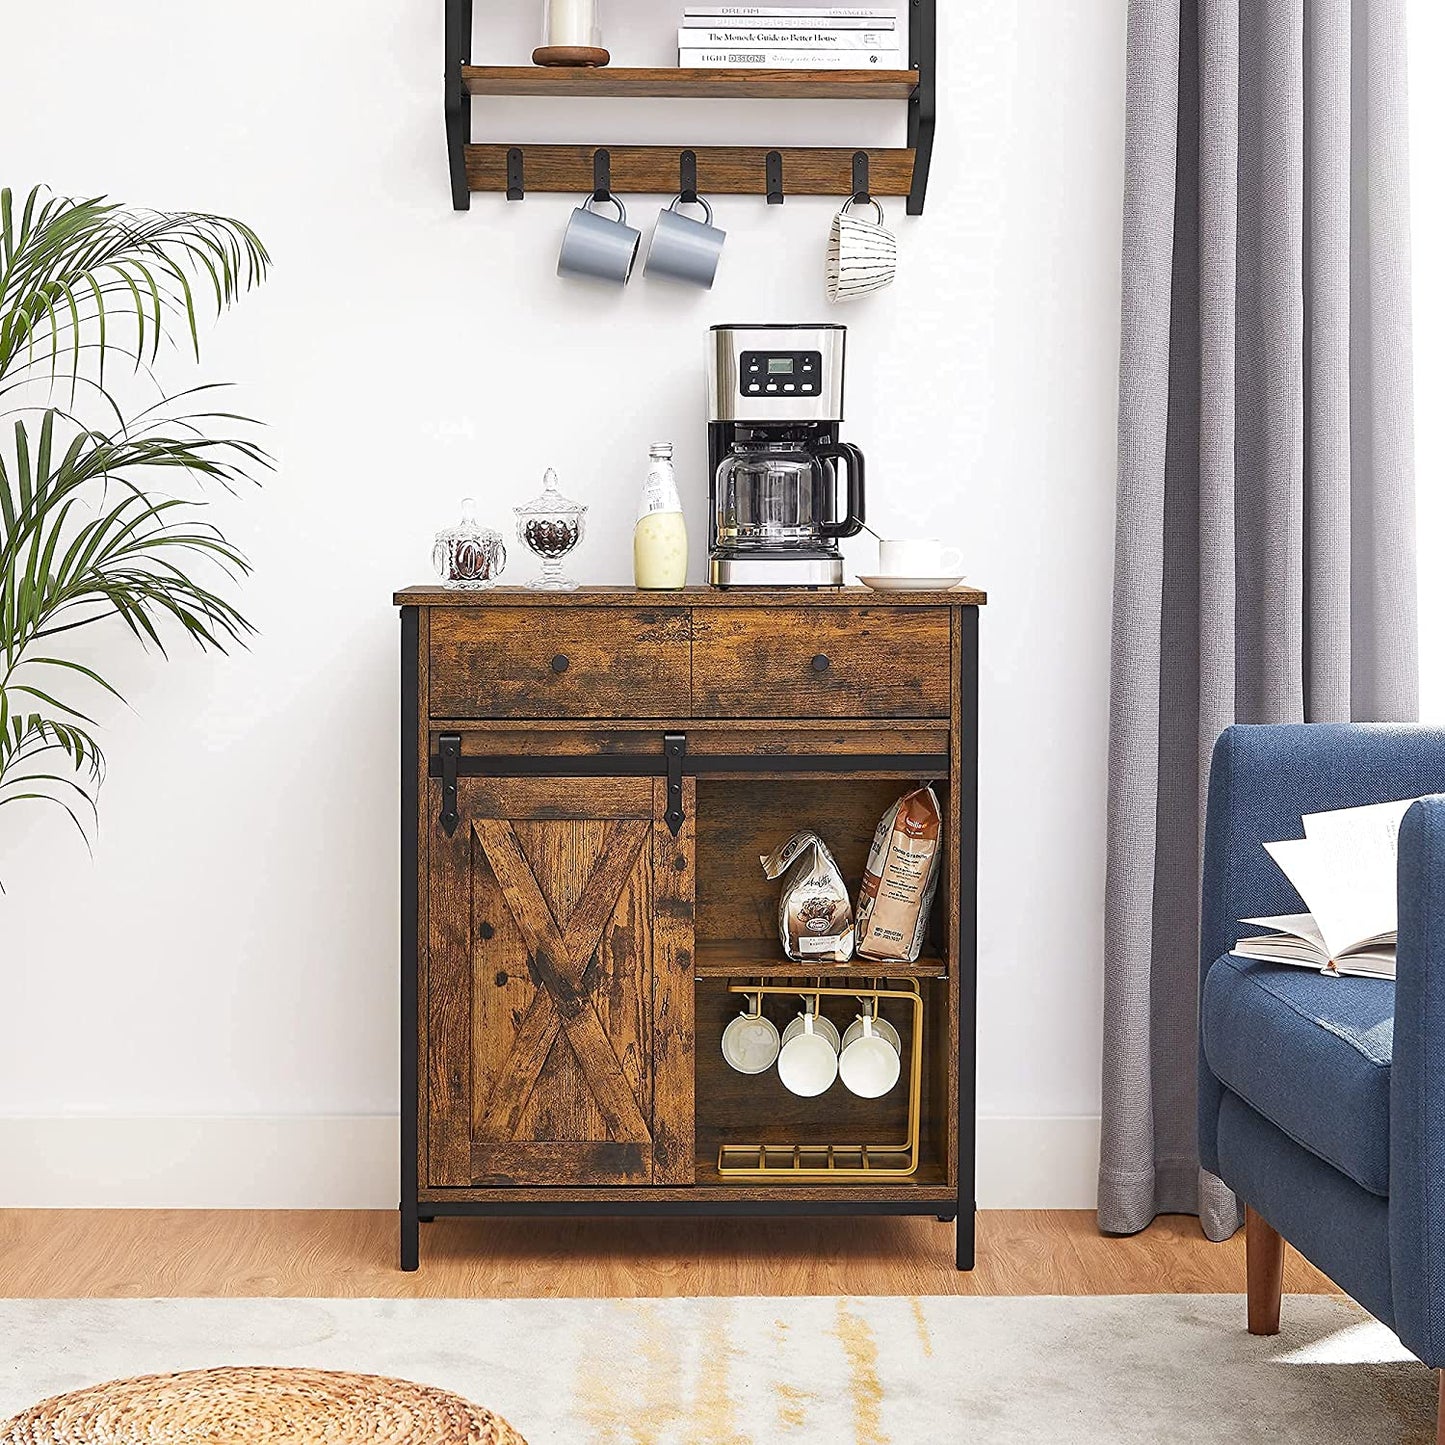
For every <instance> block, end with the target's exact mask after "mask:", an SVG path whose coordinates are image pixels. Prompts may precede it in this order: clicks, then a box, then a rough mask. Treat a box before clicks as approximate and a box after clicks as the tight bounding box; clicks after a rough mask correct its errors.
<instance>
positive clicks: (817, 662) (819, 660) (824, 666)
mask: <svg viewBox="0 0 1445 1445" xmlns="http://www.w3.org/2000/svg"><path fill="white" fill-rule="evenodd" d="M831 666H832V663H830V662H829V661H828V655H827V653H824V652H820V653H819V654H818V655H817V657H815V658H814V659H813V671H814V672H827V670H828V669H829V668H830V667H831Z"/></svg>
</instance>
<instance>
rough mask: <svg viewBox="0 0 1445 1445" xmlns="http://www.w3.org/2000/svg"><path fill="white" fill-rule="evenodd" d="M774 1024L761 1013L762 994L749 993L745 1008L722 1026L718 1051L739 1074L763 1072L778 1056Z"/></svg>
mask: <svg viewBox="0 0 1445 1445" xmlns="http://www.w3.org/2000/svg"><path fill="white" fill-rule="evenodd" d="M778 1047H779V1044H778V1028H777V1025H776V1024H775V1023H774V1022H773V1021H772V1019H770V1018H765V1017H764V1016H763V999H762V995H761V994H758V995H756V996H749V998H748V1006H747V1008H746V1009H745V1010H744V1011H743V1012H742V1013H740V1014H738V1016H737V1017H736V1018H734V1019H732V1020H731V1021H730V1022H729V1024H728V1026H727V1027H726V1028H725V1029H724V1030H723V1036H722V1052H723V1058H725V1059H726V1060H727V1061H728V1066H729V1067H730V1068H733V1069H736V1070H737V1072H738V1073H740V1074H763V1073H766V1072H767V1071H768V1070H769V1069H771V1068H772V1067H773V1064H774V1063H775V1062H776V1060H777V1057H778Z"/></svg>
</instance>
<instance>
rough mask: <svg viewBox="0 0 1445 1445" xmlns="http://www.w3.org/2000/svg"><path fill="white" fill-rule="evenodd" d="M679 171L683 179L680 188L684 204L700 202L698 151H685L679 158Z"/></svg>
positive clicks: (692, 204) (693, 204) (691, 204)
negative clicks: (698, 190) (698, 191)
mask: <svg viewBox="0 0 1445 1445" xmlns="http://www.w3.org/2000/svg"><path fill="white" fill-rule="evenodd" d="M678 171H679V174H680V178H681V181H682V184H681V187H680V189H681V191H682V201H683V204H684V205H687V206H695V205H696V204H697V202H698V194H697V152H696V151H683V153H682V155H681V157H679V160H678Z"/></svg>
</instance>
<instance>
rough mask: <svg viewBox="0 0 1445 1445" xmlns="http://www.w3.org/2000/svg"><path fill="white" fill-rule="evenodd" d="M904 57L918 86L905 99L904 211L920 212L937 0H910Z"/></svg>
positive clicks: (933, 98) (932, 103) (933, 91)
mask: <svg viewBox="0 0 1445 1445" xmlns="http://www.w3.org/2000/svg"><path fill="white" fill-rule="evenodd" d="M908 58H909V63H910V65H911V67H912V68H913V69H914V70H916V71H917V72H918V87H917V89H915V90H914V92H913V96H912V98H911V99H910V100H909V102H908V145H909V148H910V149H911V150H912V151H913V185H912V186H911V187H910V189H909V192H908V214H909V215H910V216H921V215H922V214H923V203H924V201H925V200H926V199H927V197H928V171H929V167H930V166H931V165H932V164H933V133H934V130H935V128H936V125H937V109H936V108H937V103H938V0H910V4H909V7H908Z"/></svg>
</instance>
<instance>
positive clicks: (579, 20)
mask: <svg viewBox="0 0 1445 1445" xmlns="http://www.w3.org/2000/svg"><path fill="white" fill-rule="evenodd" d="M596 43H597V0H548V4H547V44H548V45H581V46H591V45H595V44H596Z"/></svg>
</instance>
